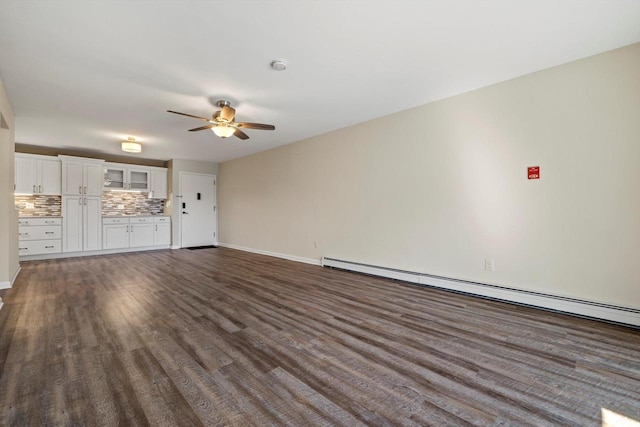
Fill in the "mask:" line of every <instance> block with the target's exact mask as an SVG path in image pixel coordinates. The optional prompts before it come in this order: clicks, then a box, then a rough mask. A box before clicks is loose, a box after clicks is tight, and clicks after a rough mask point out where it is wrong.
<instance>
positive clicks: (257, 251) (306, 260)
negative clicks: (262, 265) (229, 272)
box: [218, 243, 322, 265]
mask: <svg viewBox="0 0 640 427" xmlns="http://www.w3.org/2000/svg"><path fill="white" fill-rule="evenodd" d="M218 246H222V247H223V248H229V249H236V250H238V251H244V252H251V253H254V254H260V255H267V256H272V257H276V258H282V259H288V260H289V261H296V262H302V263H305V264H311V265H322V263H321V260H319V259H314V258H304V257H300V256H296V255H288V254H281V253H278V252H271V251H264V250H262V249H253V248H247V247H244V246H237V245H232V244H230V243H218Z"/></svg>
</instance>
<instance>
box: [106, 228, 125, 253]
mask: <svg viewBox="0 0 640 427" xmlns="http://www.w3.org/2000/svg"><path fill="white" fill-rule="evenodd" d="M128 247H129V224H114V225H104V226H102V249H120V248H128Z"/></svg>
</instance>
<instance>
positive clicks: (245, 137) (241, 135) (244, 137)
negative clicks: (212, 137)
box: [233, 128, 249, 139]
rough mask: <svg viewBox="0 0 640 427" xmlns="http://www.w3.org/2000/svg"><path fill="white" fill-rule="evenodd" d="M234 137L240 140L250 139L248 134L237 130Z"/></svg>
mask: <svg viewBox="0 0 640 427" xmlns="http://www.w3.org/2000/svg"><path fill="white" fill-rule="evenodd" d="M233 135H234V136H236V137H238V138H240V139H249V135H247V134H246V133H244V132H242V131H241V130H240V129H238V128H236V131H235V132H234V133H233Z"/></svg>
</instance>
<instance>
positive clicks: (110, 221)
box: [102, 217, 129, 225]
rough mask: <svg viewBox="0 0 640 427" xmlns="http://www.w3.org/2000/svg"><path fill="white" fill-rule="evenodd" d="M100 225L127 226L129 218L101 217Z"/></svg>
mask: <svg viewBox="0 0 640 427" xmlns="http://www.w3.org/2000/svg"><path fill="white" fill-rule="evenodd" d="M102 224H103V225H106V224H129V218H123V217H115V218H108V217H102Z"/></svg>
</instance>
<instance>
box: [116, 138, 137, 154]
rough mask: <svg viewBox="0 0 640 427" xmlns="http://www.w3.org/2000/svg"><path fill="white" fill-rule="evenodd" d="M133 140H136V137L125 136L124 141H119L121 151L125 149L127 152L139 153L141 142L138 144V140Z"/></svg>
mask: <svg viewBox="0 0 640 427" xmlns="http://www.w3.org/2000/svg"><path fill="white" fill-rule="evenodd" d="M135 141H136V139H135V138H134V137H132V136H130V137H129V138H127V140H126V141H122V142H121V143H120V146H121V148H122V151H125V152H127V153H141V152H142V144H140V143H139V142H135Z"/></svg>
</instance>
